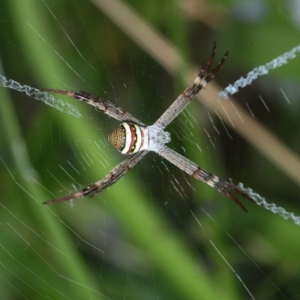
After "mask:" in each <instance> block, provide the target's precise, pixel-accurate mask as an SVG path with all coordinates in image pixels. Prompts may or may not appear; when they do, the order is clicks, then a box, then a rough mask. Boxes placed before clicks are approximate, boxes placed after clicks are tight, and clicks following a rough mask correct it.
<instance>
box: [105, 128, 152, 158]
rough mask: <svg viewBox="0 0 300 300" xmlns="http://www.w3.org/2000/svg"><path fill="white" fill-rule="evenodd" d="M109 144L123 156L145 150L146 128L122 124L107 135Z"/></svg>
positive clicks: (146, 141) (146, 140)
mask: <svg viewBox="0 0 300 300" xmlns="http://www.w3.org/2000/svg"><path fill="white" fill-rule="evenodd" d="M108 140H109V142H110V143H111V144H112V145H113V146H114V147H115V148H116V149H118V150H119V151H120V152H122V153H123V154H133V153H136V152H138V151H142V150H147V146H148V131H147V128H146V127H142V126H139V125H137V124H134V123H130V122H124V123H122V124H121V125H120V126H118V127H117V128H115V129H114V130H113V131H112V132H111V133H110V134H109V135H108Z"/></svg>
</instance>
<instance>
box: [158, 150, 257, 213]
mask: <svg viewBox="0 0 300 300" xmlns="http://www.w3.org/2000/svg"><path fill="white" fill-rule="evenodd" d="M157 153H158V154H159V155H161V156H162V157H163V158H165V159H166V160H168V161H169V162H171V163H172V164H174V165H175V166H177V167H178V168H179V169H181V170H182V171H184V172H186V173H187V174H189V175H191V176H193V177H195V178H196V179H197V180H200V181H203V182H205V183H206V184H208V185H209V186H211V187H213V188H214V189H216V190H217V191H218V192H220V193H222V194H223V195H225V196H226V197H228V198H230V199H231V200H232V201H234V202H235V203H236V204H237V205H239V206H240V207H241V208H242V209H243V210H244V211H245V212H247V209H246V207H245V206H244V205H243V204H242V203H241V202H240V201H239V200H238V199H237V198H236V197H235V196H234V195H233V194H232V192H236V193H238V194H240V195H242V196H243V197H245V198H246V199H248V200H250V201H252V202H254V200H253V199H251V198H250V197H249V196H248V195H247V194H245V193H244V192H242V191H241V190H239V189H238V188H237V187H236V186H235V185H233V184H231V183H229V182H227V181H225V180H223V179H221V178H219V177H217V176H215V175H213V174H211V173H209V172H207V171H206V170H204V169H202V168H201V167H199V166H198V165H196V164H195V163H193V162H192V161H190V160H189V159H187V158H185V157H184V156H182V155H181V154H179V153H177V152H175V151H174V150H172V149H170V148H169V147H167V146H164V147H163V148H161V149H160V150H159V151H158V152H157Z"/></svg>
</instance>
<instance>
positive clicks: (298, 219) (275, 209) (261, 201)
mask: <svg viewBox="0 0 300 300" xmlns="http://www.w3.org/2000/svg"><path fill="white" fill-rule="evenodd" d="M238 188H239V189H240V190H242V191H243V192H245V193H246V194H248V195H249V196H250V197H251V198H252V199H253V200H254V201H255V203H256V204H258V205H259V206H263V207H264V208H265V209H266V210H270V211H271V212H272V213H274V214H277V215H279V216H280V217H282V218H283V219H285V220H288V219H292V220H293V222H294V223H295V224H296V225H298V226H300V216H295V214H294V213H291V212H288V211H286V210H285V209H284V208H283V207H280V206H277V205H276V204H274V203H268V202H267V201H266V199H265V198H263V197H262V196H260V195H259V194H257V193H255V192H254V191H253V190H252V189H250V188H244V185H243V184H242V183H239V184H238Z"/></svg>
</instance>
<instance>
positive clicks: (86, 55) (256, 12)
mask: <svg viewBox="0 0 300 300" xmlns="http://www.w3.org/2000/svg"><path fill="white" fill-rule="evenodd" d="M103 2H105V1H103ZM111 3H113V2H111ZM124 3H126V4H127V5H128V7H131V8H132V9H134V11H136V13H137V14H139V15H140V16H141V18H142V20H143V22H145V23H147V24H149V25H150V26H151V27H152V28H154V29H156V30H157V32H159V33H160V34H162V35H163V36H164V37H165V38H166V39H167V40H169V41H170V42H171V43H172V45H173V47H175V48H176V49H178V51H179V53H180V55H181V56H182V58H183V61H184V62H185V63H186V65H189V64H197V65H200V64H203V63H205V62H206V60H207V58H208V57H209V55H210V51H211V47H212V43H213V41H216V42H217V45H218V52H217V57H216V60H218V59H220V58H221V56H222V55H223V53H224V52H225V51H226V50H229V57H228V59H227V61H226V63H225V65H224V68H223V69H222V70H221V72H220V74H218V76H217V78H216V81H217V82H218V83H219V84H220V85H221V86H223V87H225V86H226V85H228V84H230V83H232V82H233V81H235V80H237V79H238V78H239V77H241V76H245V74H246V73H247V72H249V71H251V70H252V69H253V68H255V67H257V66H259V65H262V64H265V63H267V62H269V61H271V60H272V59H274V58H275V57H277V56H278V55H280V54H282V53H284V52H286V51H288V50H290V49H292V48H293V47H295V46H297V45H298V44H299V25H297V23H296V21H297V16H294V15H295V14H296V9H292V7H291V6H288V4H287V3H285V2H284V1H264V2H260V1H256V2H253V1H251V2H250V1H249V2H247V1H226V3H225V2H224V1H213V2H211V1H207V2H205V1H196V0H194V1H193V0H189V1H164V2H162V1H157V0H151V1H148V2H143V1H133V0H132V1H126V2H125V1H124ZM247 5H248V6H247ZM289 5H291V2H290V3H289ZM115 14H116V18H121V17H124V14H125V12H124V11H117V10H116V11H115ZM125 16H126V15H125ZM298 20H299V18H298ZM297 26H298V27H297ZM151 43H152V41H151V40H149V44H150V46H151ZM150 48H151V47H150ZM163 50H164V49H161V51H163ZM0 58H1V64H2V66H1V72H0V74H3V75H5V76H7V77H8V78H12V79H14V80H16V81H18V82H20V83H21V84H26V85H29V86H33V87H36V88H43V87H46V88H59V89H70V90H85V91H88V92H92V93H95V94H98V95H101V96H103V97H105V98H108V99H110V100H111V101H112V102H114V103H117V104H118V105H119V106H121V107H123V108H124V109H126V110H128V111H130V113H132V114H133V115H135V116H136V117H137V118H140V119H141V120H142V121H143V122H145V123H147V124H151V123H153V122H154V121H155V120H156V119H157V118H158V117H159V116H160V114H161V113H162V112H163V111H164V110H165V109H166V108H167V107H168V106H169V105H170V104H171V103H172V101H173V100H174V99H175V98H176V97H177V95H178V94H179V93H180V92H181V91H182V90H183V89H184V88H185V84H184V83H183V80H182V76H181V72H183V70H184V68H185V66H180V67H178V69H177V70H176V73H177V74H175V76H174V74H172V75H171V74H169V73H168V72H167V71H166V70H165V69H164V68H163V67H162V66H161V65H160V63H159V62H158V61H156V60H155V59H154V58H152V57H151V55H149V54H148V53H147V51H146V50H144V48H143V46H142V45H139V44H138V43H136V42H135V41H134V39H133V37H132V36H130V35H127V34H126V33H125V31H124V28H120V27H119V25H118V24H116V23H115V22H114V21H112V20H111V19H110V17H109V16H108V15H107V14H106V13H105V12H103V11H101V10H100V9H98V8H96V6H95V5H94V4H92V3H91V2H89V1H83V0H82V1H80V0H72V1H71V0H67V1H39V0H23V1H17V0H9V1H2V3H1V10H0ZM299 64H300V59H299V58H296V59H295V60H293V61H290V63H289V64H288V65H286V66H284V67H282V68H280V69H278V70H275V71H272V72H270V73H269V74H268V75H267V76H265V77H261V78H260V79H259V80H257V81H256V82H255V83H254V84H253V85H252V86H251V87H246V88H245V89H243V90H242V91H240V92H239V93H238V94H237V95H236V100H237V101H238V102H239V103H240V104H241V105H243V106H244V108H247V107H248V108H251V111H252V113H253V114H254V116H255V119H257V120H258V121H259V122H261V123H263V124H264V126H266V128H267V129H268V130H269V131H270V133H271V134H273V135H274V136H276V137H277V138H278V139H279V140H281V141H282V142H283V143H284V144H285V145H286V146H288V147H289V148H291V149H292V150H293V151H294V152H296V153H297V152H299V151H297V150H298V149H299V131H300V122H299V119H300V118H299V111H300V110H299V102H298V98H299V92H300V90H299V87H298V81H299V77H300V72H299V70H300V68H299V67H300V66H299ZM181 68H182V69H181ZM209 89H210V86H209V85H208V86H207V88H206V90H204V91H203V93H206V92H208V91H209ZM283 92H284V93H285V95H286V97H287V98H288V99H289V102H290V104H289V103H288V102H287V101H286V99H285V96H284V95H283ZM260 97H262V98H263V99H264V101H265V103H266V104H267V105H268V108H269V111H267V110H266V109H265V106H264V105H263V104H262V102H261V98H260ZM0 99H1V102H0V103H1V109H0V113H1V116H0V133H1V134H0V149H1V152H0V164H1V167H0V179H1V197H0V199H1V201H0V209H1V210H0V246H1V248H0V286H1V288H0V296H1V297H2V298H3V299H17V298H20V299H22V297H23V298H25V299H26V298H27V299H42V298H46V297H49V298H51V299H65V298H66V299H125V298H126V299H248V298H250V296H249V294H248V292H247V290H246V288H247V289H248V290H249V291H250V292H251V294H252V295H253V297H254V298H255V299H286V298H293V297H296V296H297V295H299V288H298V286H299V278H297V274H299V266H300V262H299V255H298V249H299V246H300V245H299V243H300V241H299V239H298V236H299V230H300V228H299V227H297V226H296V225H294V224H293V223H292V222H290V221H284V220H283V219H281V218H280V217H279V216H275V215H273V214H271V213H269V212H267V211H266V210H264V209H263V208H261V207H258V206H255V205H252V204H251V203H245V204H246V206H247V208H248V209H249V213H248V214H245V213H244V212H243V211H242V210H240V209H239V208H238V207H237V206H235V205H234V204H233V203H231V201H230V200H228V199H227V198H225V197H224V196H222V195H220V194H218V193H217V192H216V191H215V190H213V189H211V188H210V187H206V186H205V185H204V184H202V183H200V182H197V181H196V180H194V179H191V178H188V176H187V175H184V174H182V172H180V171H179V170H177V169H176V168H175V167H173V166H170V165H169V164H168V163H167V162H163V163H162V162H161V159H160V158H159V157H157V156H155V155H154V154H149V155H148V156H147V157H146V158H145V159H144V160H143V161H142V162H141V163H140V164H139V165H138V166H136V167H135V168H134V169H133V170H131V171H130V173H129V174H127V175H126V176H125V177H124V178H123V179H122V180H120V182H118V183H117V184H116V185H115V186H113V187H112V188H110V189H109V190H107V191H105V192H104V193H102V194H101V195H100V196H98V197H95V198H93V199H82V200H78V201H76V203H75V202H74V206H69V205H67V204H61V205H56V206H51V207H50V206H49V207H46V206H43V205H42V202H43V201H46V200H50V199H52V198H58V197H62V196H64V195H67V194H68V193H69V192H70V193H71V192H74V188H76V189H80V188H82V187H83V186H85V185H88V184H90V183H91V182H95V181H97V180H100V179H101V178H102V177H104V176H105V175H107V174H108V173H109V171H110V170H111V169H112V168H113V167H114V166H115V165H116V164H117V163H119V162H120V161H121V160H122V159H124V157H122V156H121V155H119V154H118V153H116V151H115V150H114V149H112V148H111V147H110V146H109V145H108V144H107V142H106V136H107V133H108V132H109V131H110V130H111V129H112V128H113V127H114V126H115V125H117V124H118V122H116V121H114V120H112V119H109V118H108V117H107V116H106V115H104V114H103V113H102V112H98V111H95V110H94V109H93V108H90V107H87V105H84V104H82V103H77V102H76V100H73V99H69V98H67V97H65V98H64V97H62V98H61V99H63V100H64V101H67V102H68V103H71V104H72V105H74V106H76V107H77V108H78V110H79V111H80V113H81V114H82V117H81V118H79V119H77V118H75V117H72V116H70V115H67V114H64V113H61V112H59V111H58V110H55V109H53V108H51V107H50V106H47V105H45V104H44V103H42V102H40V101H37V100H34V99H32V98H30V97H28V96H26V95H24V94H21V93H18V92H15V91H11V90H7V89H4V88H2V87H0ZM215 101H217V100H215ZM211 118H213V120H214V121H213V122H211ZM214 126H215V128H218V130H219V131H218V132H217V131H215V130H214ZM239 126H242V125H239ZM168 129H169V128H168ZM170 132H171V134H172V142H171V147H172V148H174V149H176V150H177V151H179V152H181V153H183V154H184V155H186V156H187V157H189V158H191V159H192V160H194V161H196V162H197V163H199V165H201V166H202V167H204V168H206V169H208V170H209V171H211V172H213V173H215V174H217V175H219V176H221V177H223V178H224V179H226V180H227V179H228V180H229V178H232V180H233V182H234V183H237V182H239V181H241V182H244V183H245V185H246V186H250V187H252V188H253V189H254V190H255V191H257V192H258V193H259V194H261V195H262V196H264V197H266V199H267V201H269V202H274V203H276V204H277V205H279V206H283V207H285V208H286V209H287V210H288V211H293V212H295V214H296V215H299V214H300V209H299V205H298V201H299V186H297V184H295V183H294V182H293V181H292V180H291V179H290V178H289V177H288V176H287V175H286V174H285V173H283V172H282V171H281V170H279V169H278V168H277V166H276V165H274V164H273V162H272V161H270V160H269V158H268V157H266V156H264V155H263V154H261V153H260V152H259V151H258V150H256V148H254V147H253V146H252V145H251V144H249V143H248V142H245V141H244V140H243V139H242V138H241V137H239V136H238V134H236V133H235V131H234V130H233V129H230V128H229V127H226V130H225V129H224V127H223V123H222V122H220V120H219V118H218V117H217V116H215V115H214V113H213V112H209V111H208V110H207V108H205V106H203V105H202V104H201V103H199V102H198V101H194V103H192V104H191V105H190V107H189V108H188V109H187V111H186V112H185V113H184V114H183V115H182V116H180V117H179V118H178V120H176V121H175V122H174V124H172V125H171V126H170ZM227 133H229V134H230V136H231V138H229V134H227ZM208 134H209V136H210V138H211V139H209V138H208ZM257 138H258V139H259V136H258V137H257ZM198 147H199V148H201V151H199V148H198ZM279 155H280V154H279ZM282 159H284V157H283V158H282ZM291 167H293V166H291ZM64 170H65V171H64ZM206 212H208V213H209V214H210V216H212V218H213V220H212V219H211V218H210V217H209V216H208V215H207V213H206ZM212 243H213V244H214V245H215V247H217V249H218V251H219V252H220V253H221V255H222V256H221V255H220V254H219V253H218V252H217V251H216V249H215V247H214V246H213V244H212ZM223 258H224V259H223ZM224 260H226V262H225V261H224ZM227 262H228V263H229V264H230V266H232V268H233V269H234V270H235V272H236V273H234V272H232V270H231V268H229V266H228V264H227ZM237 275H238V276H239V278H241V280H242V282H243V284H244V285H245V286H246V288H245V286H244V285H243V284H241V282H240V280H239V278H237Z"/></svg>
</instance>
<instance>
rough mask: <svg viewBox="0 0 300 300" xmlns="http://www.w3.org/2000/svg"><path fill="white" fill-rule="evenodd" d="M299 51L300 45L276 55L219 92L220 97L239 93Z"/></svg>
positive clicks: (292, 57) (226, 97)
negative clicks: (241, 89) (240, 89)
mask: <svg viewBox="0 0 300 300" xmlns="http://www.w3.org/2000/svg"><path fill="white" fill-rule="evenodd" d="M297 52H300V45H298V46H296V47H295V48H293V49H292V50H290V51H288V52H285V53H284V54H282V55H280V56H278V57H276V58H275V59H273V60H272V61H270V62H268V63H267V64H265V65H262V66H259V67H257V68H254V69H253V70H252V71H251V72H249V73H248V74H247V76H246V78H244V77H241V78H240V79H238V80H237V81H236V82H234V83H233V84H230V85H228V86H227V87H226V88H225V89H224V90H223V91H221V92H220V93H219V97H222V98H224V99H228V94H230V95H233V94H235V93H237V92H238V90H239V88H243V87H245V86H246V85H250V84H251V83H252V82H253V81H254V80H255V79H257V78H258V77H260V76H263V75H266V74H268V73H269V70H273V69H276V68H279V67H281V66H283V65H285V64H287V63H288V61H289V60H291V59H294V58H296V56H297Z"/></svg>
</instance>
